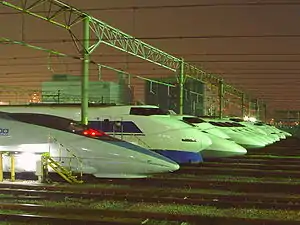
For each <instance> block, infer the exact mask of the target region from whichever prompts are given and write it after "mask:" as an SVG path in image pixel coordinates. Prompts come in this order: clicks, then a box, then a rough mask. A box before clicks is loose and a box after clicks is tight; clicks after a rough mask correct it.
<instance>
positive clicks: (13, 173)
mask: <svg viewBox="0 0 300 225" xmlns="http://www.w3.org/2000/svg"><path fill="white" fill-rule="evenodd" d="M10 180H11V181H15V180H16V171H15V154H13V153H11V154H10Z"/></svg>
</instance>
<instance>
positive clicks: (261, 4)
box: [0, 2, 300, 15]
mask: <svg viewBox="0 0 300 225" xmlns="http://www.w3.org/2000/svg"><path fill="white" fill-rule="evenodd" d="M299 5H300V3H299V2H246V3H238V2H236V3H202V4H181V5H154V6H150V5H148V6H124V7H106V8H104V7H103V8H99V7H98V8H81V9H80V10H81V11H85V12H92V11H119V10H155V9H175V8H179V9H180V8H195V7H252V6H256V7H257V6H299ZM38 12H39V13H43V12H47V11H42V10H40V11H38ZM21 13H22V12H1V13H0V15H14V14H21Z"/></svg>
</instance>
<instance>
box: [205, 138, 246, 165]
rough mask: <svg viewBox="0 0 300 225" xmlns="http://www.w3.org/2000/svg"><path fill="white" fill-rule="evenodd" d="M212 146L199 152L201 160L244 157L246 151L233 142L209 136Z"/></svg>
mask: <svg viewBox="0 0 300 225" xmlns="http://www.w3.org/2000/svg"><path fill="white" fill-rule="evenodd" d="M209 137H210V139H211V140H212V145H210V146H209V147H208V148H206V149H204V150H202V151H201V155H202V157H203V159H204V160H205V159H208V158H222V157H232V156H239V155H245V154H246V153H247V150H246V149H245V148H244V147H242V146H241V145H239V144H237V143H235V142H234V141H229V140H226V139H223V138H220V137H217V136H214V135H211V134H209Z"/></svg>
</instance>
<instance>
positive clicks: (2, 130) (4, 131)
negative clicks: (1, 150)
mask: <svg viewBox="0 0 300 225" xmlns="http://www.w3.org/2000/svg"><path fill="white" fill-rule="evenodd" d="M8 134H9V129H7V128H0V135H2V136H7V135H8Z"/></svg>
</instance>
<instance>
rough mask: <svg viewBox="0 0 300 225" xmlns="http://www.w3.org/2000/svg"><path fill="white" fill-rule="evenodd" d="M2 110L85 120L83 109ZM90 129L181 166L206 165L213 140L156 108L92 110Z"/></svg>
mask: <svg viewBox="0 0 300 225" xmlns="http://www.w3.org/2000/svg"><path fill="white" fill-rule="evenodd" d="M0 109H1V110H9V111H16V112H18V111H20V110H21V111H22V112H34V113H44V114H48V115H57V116H62V117H66V118H69V119H73V120H75V121H80V120H81V114H80V112H81V110H80V105H62V104H56V105H51V106H50V105H46V104H45V105H38V106H37V105H36V106H13V107H9V106H5V107H1V106H0ZM88 117H89V126H91V127H92V128H94V129H99V130H102V131H104V132H105V133H107V134H109V135H112V136H114V137H116V138H120V139H122V140H124V141H128V142H131V143H133V144H136V145H139V146H141V147H144V148H147V149H151V150H153V151H156V152H158V153H159V154H161V155H164V156H166V157H168V158H170V159H172V160H174V161H176V162H178V163H198V162H202V161H203V160H202V157H201V154H200V152H201V151H202V150H203V149H206V148H207V147H208V146H210V145H211V144H212V141H211V140H210V138H209V137H208V136H207V135H205V134H203V133H202V132H200V131H198V130H196V129H194V128H193V127H191V126H190V125H188V124H186V123H184V122H181V121H175V120H173V119H172V118H170V115H168V113H167V112H163V111H162V110H161V109H159V108H158V107H156V106H105V107H103V106H101V107H95V106H93V107H89V109H88Z"/></svg>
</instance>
